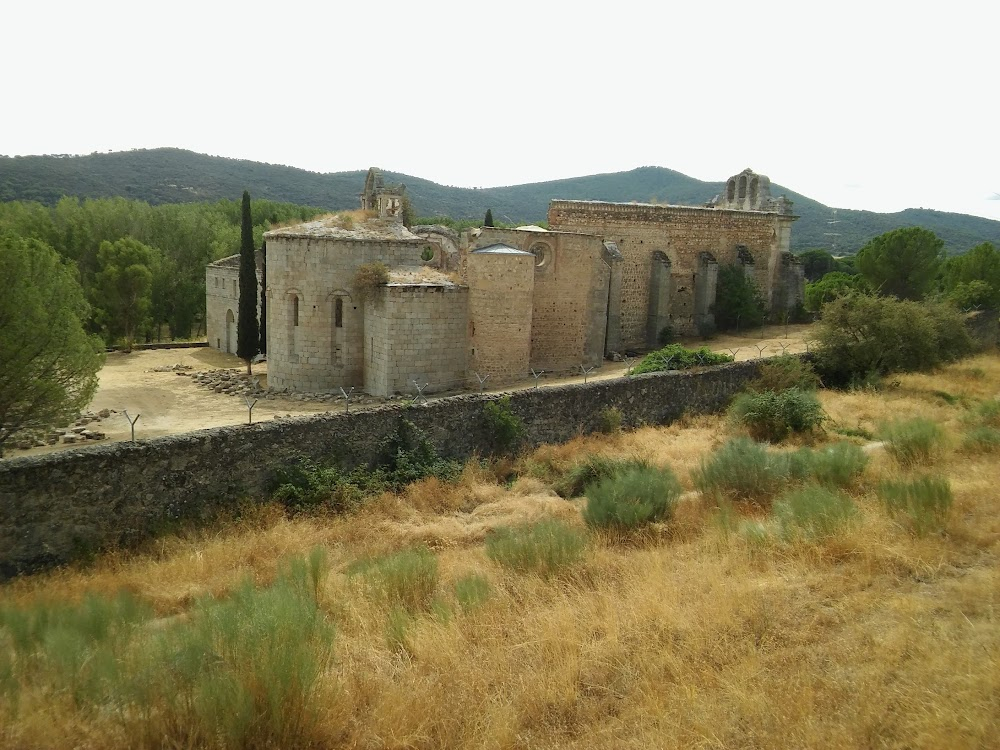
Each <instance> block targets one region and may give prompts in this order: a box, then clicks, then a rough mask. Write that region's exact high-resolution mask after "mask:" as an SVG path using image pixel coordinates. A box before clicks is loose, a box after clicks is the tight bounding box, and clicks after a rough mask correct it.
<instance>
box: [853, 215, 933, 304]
mask: <svg viewBox="0 0 1000 750" xmlns="http://www.w3.org/2000/svg"><path fill="white" fill-rule="evenodd" d="M942 248H944V242H943V241H942V240H941V239H940V238H939V237H938V236H937V235H936V234H934V232H931V231H929V230H927V229H922V228H921V227H905V228H903V229H894V230H892V231H891V232H886V233H885V234H882V235H879V236H878V237H876V238H874V239H873V240H871V241H869V242H868V244H866V245H865V246H864V247H863V248H861V249H860V250H859V251H858V256H857V265H858V270H859V271H860V272H861V275H862V276H864V278H865V280H866V281H867V282H868V283H869V284H870V285H871V288H872V289H874V290H875V291H876V292H878V293H879V294H882V295H885V296H893V297H898V298H899V299H910V300H919V299H923V298H924V296H925V295H927V294H928V293H929V292H930V291H932V289H933V288H934V283H935V280H936V279H937V275H938V272H939V271H940V269H941V259H942V256H941V251H942Z"/></svg>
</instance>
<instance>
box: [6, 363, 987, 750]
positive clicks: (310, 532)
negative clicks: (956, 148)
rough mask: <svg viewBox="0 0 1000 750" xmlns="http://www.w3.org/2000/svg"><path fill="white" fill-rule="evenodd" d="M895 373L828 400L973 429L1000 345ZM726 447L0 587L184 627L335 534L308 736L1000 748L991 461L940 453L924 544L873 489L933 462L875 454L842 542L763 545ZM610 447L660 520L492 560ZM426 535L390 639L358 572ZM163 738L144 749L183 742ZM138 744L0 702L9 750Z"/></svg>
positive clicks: (851, 411)
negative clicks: (658, 497) (91, 600)
mask: <svg viewBox="0 0 1000 750" xmlns="http://www.w3.org/2000/svg"><path fill="white" fill-rule="evenodd" d="M899 381H900V383H899V386H898V387H897V388H892V389H889V390H887V391H884V392H882V393H877V394H869V393H863V394H858V393H829V392H824V393H822V394H821V397H822V400H823V403H824V407H825V408H826V409H827V411H828V412H829V413H830V414H831V416H833V417H834V418H835V420H836V422H837V424H839V425H842V426H844V427H848V428H855V427H857V426H859V425H860V426H861V427H862V428H864V429H874V428H875V427H876V426H877V424H878V423H879V422H880V421H884V420H887V419H891V418H895V417H899V416H910V415H917V414H920V415H924V416H928V417H931V418H933V419H935V420H936V421H938V422H939V423H940V424H942V425H943V426H944V427H945V428H946V430H947V431H948V432H949V434H951V435H952V437H953V438H955V439H957V437H958V433H959V431H960V430H961V429H962V425H963V418H964V414H965V412H966V409H965V408H964V407H963V405H962V403H961V399H965V400H967V401H968V402H969V403H972V402H973V401H974V400H976V399H986V398H993V397H995V396H996V395H997V383H1000V358H998V357H997V356H995V355H993V356H982V357H978V358H975V359H973V360H967V361H965V362H963V363H960V364H958V365H954V366H952V367H949V368H946V369H945V370H943V371H941V372H939V373H932V374H925V375H908V376H905V377H901V378H899ZM935 391H940V392H946V393H948V394H951V395H952V396H956V397H960V399H959V400H958V401H956V402H955V403H948V400H946V399H943V398H941V397H939V396H935V395H934V393H935ZM726 436H727V427H726V425H725V422H724V421H723V420H722V419H721V418H720V417H705V418H698V419H692V420H689V421H688V422H686V423H684V424H679V425H673V426H671V427H668V428H662V429H655V428H645V429H642V430H637V431H635V432H632V433H626V434H623V435H620V436H616V437H612V438H601V437H586V438H578V439H576V440H574V441H571V442H570V443H568V444H566V445H563V446H548V447H544V448H542V449H539V450H538V451H536V452H535V453H534V454H533V455H532V456H530V457H528V458H526V459H522V461H521V462H520V468H521V470H522V476H521V478H519V479H518V480H517V481H516V482H515V483H514V484H513V485H512V486H511V487H510V488H507V487H505V486H503V485H501V484H498V483H497V481H496V478H495V477H496V474H495V471H499V472H500V473H501V474H503V473H504V472H505V468H504V467H495V471H494V470H491V469H490V468H488V467H487V468H483V467H482V466H481V465H478V464H470V466H469V467H468V468H467V469H466V471H465V473H464V474H463V476H462V478H461V479H460V480H459V481H458V482H457V483H455V484H453V485H451V484H443V483H440V482H438V481H437V480H425V481H423V482H420V483H417V484H415V485H413V486H411V487H410V488H408V490H407V491H406V492H405V493H403V494H402V495H400V496H394V495H385V496H382V497H380V498H377V499H376V500H374V501H372V502H371V503H369V504H368V505H367V506H366V507H365V508H364V509H363V510H361V511H359V512H357V513H355V514H353V515H351V516H346V517H343V516H341V517H337V516H331V517H322V516H317V517H301V518H288V517H286V516H285V515H284V514H283V513H282V512H281V511H280V510H279V509H277V508H263V509H259V510H258V511H256V512H255V513H253V514H250V515H249V516H248V517H246V518H244V520H242V521H239V522H234V523H230V524H227V525H222V526H220V527H218V528H217V529H215V530H210V531H203V532H200V533H197V534H191V535H188V536H185V537H173V538H166V539H163V540H160V541H159V542H158V543H157V544H156V545H154V548H153V549H152V550H151V551H150V552H148V553H147V554H142V555H132V556H125V555H119V556H109V557H106V558H102V559H100V560H98V561H97V562H96V563H95V564H93V565H92V566H91V567H89V568H86V569H74V570H66V571H59V572H55V573H51V574H46V575H40V576H36V577H33V578H30V579H26V580H21V581H16V582H14V583H11V584H8V585H6V586H4V587H3V588H2V589H0V596H2V600H3V604H4V605H7V606H11V605H15V606H22V607H26V606H30V605H31V604H32V603H33V602H37V601H40V600H79V599H81V598H82V597H83V595H84V593H85V592H87V591H97V592H100V593H104V594H111V593H113V592H115V591H117V590H119V589H121V588H125V589H128V590H130V591H132V592H134V593H135V594H137V595H138V596H139V597H140V598H141V599H143V600H146V601H148V602H150V603H151V604H152V606H153V607H154V609H155V611H156V613H157V614H158V615H160V616H176V615H182V616H183V614H184V613H185V612H187V611H188V610H189V609H190V607H191V605H192V602H193V601H194V599H195V598H196V597H197V596H199V595H202V594H205V593H212V594H216V595H224V594H225V593H226V592H227V591H230V590H232V589H233V588H234V587H235V586H236V585H237V583H238V582H239V581H240V580H241V579H242V578H243V577H244V576H247V575H249V576H252V577H253V578H254V579H255V580H257V581H259V582H261V583H265V582H268V581H271V580H273V579H274V577H275V575H276V573H277V571H278V568H279V564H280V561H281V560H282V559H284V558H286V557H288V556H289V555H295V554H300V555H301V554H306V553H307V552H308V551H309V550H310V549H312V548H313V547H315V546H317V545H318V546H322V547H323V548H325V549H326V550H327V554H328V558H329V562H330V570H331V573H330V575H329V576H328V577H327V578H326V579H325V581H324V582H323V584H322V589H321V591H320V597H319V600H320V605H321V608H322V610H323V612H324V614H325V616H326V618H327V619H328V620H329V621H330V622H331V623H332V624H333V625H334V626H335V628H336V638H335V641H334V645H333V648H332V651H331V653H330V654H329V657H330V658H329V660H328V662H327V664H326V666H325V668H324V671H323V673H322V675H321V678H320V681H319V686H318V689H317V692H316V693H315V695H314V696H313V700H314V701H315V702H316V707H317V709H318V716H319V721H318V724H317V725H316V726H315V727H313V729H312V730H311V731H310V733H309V735H308V737H306V738H304V741H303V746H305V745H306V744H310V743H311V744H312V745H313V746H317V747H347V748H383V747H384V748H441V747H463V748H464V747H470V748H528V747H531V748H534V747H565V748H630V747H635V748H644V749H645V748H653V747H655V748H691V747H697V748H741V747H746V748H750V747H758V748H759V747H773V748H786V747H870V748H883V747H885V748H893V747H897V748H945V747H947V748H989V747H1000V601H998V594H1000V560H998V553H1000V512H998V510H1000V460H998V456H997V455H996V454H994V455H978V456H966V455H963V454H962V453H960V452H957V451H955V450H953V449H950V448H949V449H946V452H945V454H944V455H943V456H942V458H940V459H939V460H938V461H937V462H936V464H935V465H934V466H933V467H931V468H932V469H933V470H934V471H936V472H939V473H942V474H944V475H946V476H947V477H948V478H949V479H950V481H951V485H952V489H953V492H954V496H955V502H954V507H953V510H952V513H951V516H950V519H949V521H948V523H947V525H946V528H945V530H944V531H943V532H942V533H937V534H930V535H928V536H925V537H923V538H918V537H916V536H913V535H911V534H910V533H908V531H907V530H906V528H905V527H904V526H902V525H901V524H900V523H898V522H897V521H896V520H895V519H893V518H892V517H891V516H889V515H887V514H886V512H885V511H884V509H883V508H882V505H881V504H880V502H879V501H878V499H877V497H876V496H875V493H874V490H873V488H874V487H875V486H876V485H877V482H878V481H879V480H880V479H884V478H899V477H903V476H909V475H910V474H913V473H920V472H921V471H924V470H925V467H920V468H918V469H916V470H913V471H912V472H910V473H907V471H906V470H904V469H902V468H900V467H899V466H898V465H896V464H895V463H894V462H893V461H892V460H891V459H889V458H888V457H887V456H885V455H883V454H881V453H880V452H878V451H875V452H874V453H873V454H872V463H871V464H870V466H869V467H868V469H867V471H866V477H865V481H863V482H861V483H860V485H859V487H858V488H857V489H856V490H855V491H854V498H855V501H856V503H857V505H858V508H859V511H860V513H859V518H858V519H856V521H855V522H854V523H853V524H851V525H849V526H847V527H845V528H844V529H842V530H841V531H840V532H838V533H836V534H834V535H833V536H832V537H830V538H828V539H825V540H823V541H811V542H810V541H802V540H799V541H795V542H787V543H786V542H782V541H780V540H777V539H770V540H768V541H766V542H764V543H759V542H755V541H754V540H753V539H752V538H750V537H747V536H745V535H742V534H740V533H739V532H738V531H736V530H734V529H733V528H732V527H728V528H727V527H725V526H723V525H721V524H719V523H717V522H716V520H715V517H714V515H713V513H712V510H711V508H708V507H707V505H706V503H704V502H702V501H701V500H700V499H699V498H698V497H697V495H696V493H693V492H691V491H690V490H691V487H692V485H691V479H690V477H691V472H692V471H693V470H694V469H695V468H696V467H697V466H698V464H699V462H700V461H701V459H702V458H703V457H704V456H705V455H707V454H708V453H709V452H710V451H711V450H712V449H713V448H715V447H716V446H718V445H719V444H721V442H722V441H723V440H724V439H725V438H726ZM828 439H831V440H832V439H840V436H838V435H837V434H836V433H835V432H833V431H832V430H831V431H830V432H829V434H828ZM593 453H602V454H607V455H617V456H638V457H641V458H646V459H647V460H650V461H652V462H654V463H657V464H664V465H669V466H671V467H672V468H673V469H674V470H675V471H676V472H677V474H678V476H679V478H680V479H681V480H682V483H683V484H684V486H685V489H686V490H688V492H687V493H686V494H685V496H684V499H683V500H682V501H681V503H680V505H679V507H678V509H677V512H676V515H675V519H674V521H673V523H672V525H670V526H668V527H667V529H666V530H665V533H661V534H658V535H652V536H647V537H645V538H644V540H643V541H642V542H641V543H639V542H637V543H631V544H623V543H622V542H621V540H616V539H614V538H613V537H611V536H608V535H603V534H592V535H591V540H590V545H589V548H588V551H587V553H586V556H585V560H584V562H582V563H581V564H579V565H578V566H577V567H575V568H573V569H571V570H569V571H568V572H566V573H563V574H561V575H559V576H557V577H555V578H551V579H543V578H541V577H539V576H536V575H531V574H517V573H512V572H510V571H508V570H506V569H504V568H501V567H499V566H497V565H496V564H494V563H492V562H491V561H490V560H489V558H488V557H487V556H486V554H485V551H484V547H483V540H484V539H485V537H486V535H487V534H488V532H489V531H490V530H491V529H494V528H497V527H500V526H507V525H514V524H519V523H523V522H527V521H532V520H537V519H540V518H547V517H556V518H560V519H562V520H564V521H566V522H567V523H570V524H575V525H581V526H582V521H581V518H580V508H581V506H582V503H583V502H585V501H582V500H576V501H570V500H564V499H561V498H559V497H557V496H556V495H555V494H554V493H553V492H552V490H551V489H550V487H549V486H548V485H547V484H546V483H545V482H544V481H543V480H542V479H540V478H538V476H537V474H536V475H534V476H533V475H530V474H529V473H528V472H527V471H526V469H528V468H530V466H531V465H535V466H536V467H537V466H542V467H546V469H547V470H550V471H565V470H566V469H567V468H568V467H569V466H570V465H572V464H573V463H574V462H575V461H578V460H581V459H582V458H583V457H585V456H587V455H589V454H593ZM538 473H544V472H538ZM420 544H423V545H426V546H427V547H429V548H430V549H432V550H433V551H434V553H435V555H436V558H437V560H438V565H439V580H438V583H437V587H436V604H435V606H434V607H432V608H431V609H429V610H427V611H422V612H416V613H413V614H411V615H408V616H407V618H406V619H405V620H404V621H403V625H402V626H400V627H399V629H398V632H396V633H395V635H394V636H393V637H389V631H390V628H391V623H392V622H393V617H394V615H393V613H392V612H391V610H390V608H389V606H388V605H387V604H386V603H385V602H384V601H381V600H379V599H377V598H373V597H370V596H367V595H366V594H365V592H364V590H363V588H362V587H359V586H357V585H356V582H355V580H354V579H353V578H352V576H351V575H349V566H350V565H351V563H353V562H354V561H356V560H358V559H361V558H367V557H371V556H374V555H379V554H384V553H387V552H393V551H396V550H401V549H405V548H409V547H412V546H414V545H420ZM470 574H475V575H479V576H482V577H484V578H485V579H486V580H487V581H488V582H489V588H490V594H489V597H488V598H487V599H486V600H485V601H484V602H483V603H482V604H481V605H480V606H478V607H474V608H470V609H463V607H462V606H460V605H459V603H458V600H457V598H456V594H455V588H454V584H455V583H456V582H457V581H459V580H460V579H461V578H463V577H464V576H468V575H470ZM0 643H3V641H2V639H0ZM161 739H162V740H163V744H162V745H158V744H157V743H155V742H150V743H148V746H150V747H152V746H176V745H173V744H171V743H172V742H174V741H177V737H170V738H161ZM306 740H308V743H307V742H306ZM135 744H136V735H134V734H131V733H130V732H129V731H128V730H127V729H125V728H123V726H122V724H121V723H118V722H116V721H114V720H113V719H112V718H109V716H108V715H107V714H104V713H101V712H93V711H89V712H88V711H85V710H79V709H75V708H74V707H73V705H72V702H71V701H69V700H67V699H66V697H65V696H61V695H59V694H53V693H51V692H49V691H46V690H44V689H32V690H28V691H26V692H25V693H24V694H22V696H21V701H20V705H19V707H18V709H17V711H16V712H15V711H14V709H13V708H12V707H11V705H10V704H9V703H8V704H0V746H4V747H31V748H45V747H68V746H74V747H88V748H108V747H130V746H134V745H135Z"/></svg>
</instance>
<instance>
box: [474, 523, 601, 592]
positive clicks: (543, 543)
mask: <svg viewBox="0 0 1000 750" xmlns="http://www.w3.org/2000/svg"><path fill="white" fill-rule="evenodd" d="M586 546H587V538H586V536H585V534H584V533H583V531H581V530H580V529H576V528H573V527H572V526H567V525H566V524H565V523H563V522H562V521H557V520H554V519H549V520H545V521H539V522H538V523H535V524H530V525H528V526H519V527H516V528H500V529H497V530H496V531H494V532H493V533H491V534H490V535H489V536H488V537H486V554H487V556H488V557H489V558H490V559H491V560H493V562H495V563H497V564H499V565H502V566H504V567H505V568H510V569H511V570H515V571H518V572H520V573H538V574H539V575H541V576H543V577H546V578H547V577H549V576H551V575H553V574H555V573H558V572H559V571H560V570H562V569H564V568H566V567H569V566H570V565H573V564H575V563H577V562H579V561H580V559H581V558H582V557H583V551H584V549H585V548H586Z"/></svg>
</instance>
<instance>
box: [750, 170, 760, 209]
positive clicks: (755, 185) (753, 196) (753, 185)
mask: <svg viewBox="0 0 1000 750" xmlns="http://www.w3.org/2000/svg"><path fill="white" fill-rule="evenodd" d="M759 190H760V183H759V182H758V181H757V178H756V177H754V178H753V179H752V180H750V207H751V208H753V207H754V206H756V205H757V195H758V193H759Z"/></svg>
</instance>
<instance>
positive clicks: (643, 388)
mask: <svg viewBox="0 0 1000 750" xmlns="http://www.w3.org/2000/svg"><path fill="white" fill-rule="evenodd" d="M757 368H758V363H757V362H756V361H750V362H738V363H735V364H730V365H723V366H721V367H716V368H712V369H710V370H705V371H703V372H697V373H694V372H671V373H655V374H650V375H639V376H634V377H631V378H617V379H614V380H600V381H594V382H591V383H588V384H586V385H584V384H576V385H569V386H561V387H554V388H541V389H539V390H524V391H515V392H513V393H511V394H510V399H511V408H512V410H513V412H514V413H515V414H517V415H518V416H519V417H520V418H521V419H522V420H523V421H524V425H525V432H526V440H527V442H528V444H529V445H538V444H541V443H559V442H564V441H566V440H569V439H570V438H572V437H574V436H576V435H578V434H580V433H590V432H596V431H598V430H599V429H601V411H602V410H603V409H605V408H610V407H615V408H618V409H620V410H621V413H622V424H623V425H624V426H626V427H635V426H638V425H642V424H668V423H670V422H671V421H673V420H675V419H678V418H679V417H680V416H682V415H683V414H684V413H705V412H711V411H716V410H718V409H721V408H723V407H724V406H725V405H726V404H727V403H728V402H729V400H730V398H732V396H733V395H734V394H735V393H736V392H737V391H739V390H740V389H741V388H742V387H743V386H744V385H745V384H746V382H747V381H748V380H750V379H752V378H754V377H756V375H757ZM496 398H498V396H496V395H492V394H489V395H484V396H480V395H467V396H454V397H451V398H443V399H440V400H437V401H432V402H430V403H429V404H428V405H427V406H421V407H413V408H410V409H405V408H403V407H400V406H387V407H382V408H379V409H375V410H372V411H364V412H357V413H351V414H327V415H317V416H311V417H303V418H300V419H290V420H280V421H269V422H262V423H259V424H254V425H239V426H234V427H218V428H215V429H210V430H200V431H198V432H191V433H188V434H186V435H176V436H172V437H163V438H155V439H152V440H141V441H140V442H138V443H110V444H106V445H96V446H92V447H87V448H82V449H79V450H70V451H64V452H60V453H50V454H47V455H44V456H28V457H23V458H13V459H9V460H4V461H0V580H2V579H4V578H9V577H11V576H14V575H17V574H19V573H30V572H34V571H37V570H42V569H44V568H49V567H52V566H54V565H60V564H63V563H68V562H71V561H73V560H75V559H78V558H80V557H82V556H86V555H87V554H89V553H92V552H93V551H95V550H98V549H102V548H108V547H113V546H124V547H129V546H135V545H136V544H138V543H139V542H141V541H143V540H145V539H148V538H149V537H151V536H153V535H155V534H157V533H159V532H161V531H162V530H163V529H165V528H169V527H170V526H171V524H174V523H176V522H178V521H185V520H199V519H207V518H210V517H211V516H212V515H213V514H215V513H217V512H218V511H221V510H232V509H234V508H235V507H236V506H237V505H238V504H239V503H241V502H244V501H245V500H246V499H247V498H251V499H255V498H260V497H262V496H263V494H264V493H265V492H266V491H267V490H268V488H269V486H270V485H271V483H272V482H273V480H274V470H275V468H277V467H281V466H287V465H288V464H289V463H290V462H293V461H295V460H298V459H300V458H308V459H310V460H312V461H316V462H319V463H322V464H329V463H332V462H334V461H340V462H341V463H342V465H343V466H345V467H353V466H359V465H364V464H369V463H371V462H372V461H373V460H374V459H375V458H376V457H377V456H378V454H379V451H380V450H381V445H382V444H383V442H384V441H385V439H386V438H387V437H389V436H390V435H391V434H392V433H393V432H394V431H395V430H396V428H397V426H398V424H399V420H400V419H401V418H404V417H405V418H406V419H408V420H410V421H411V422H413V423H414V424H415V425H416V426H417V427H419V428H420V429H421V430H423V431H424V432H425V433H426V434H427V435H428V437H429V438H430V439H431V441H432V442H433V443H434V444H435V445H436V446H437V448H438V450H439V451H440V452H441V453H442V455H444V456H446V457H448V458H455V459H465V458H468V457H469V456H471V455H473V453H475V452H479V453H481V454H485V453H486V452H488V450H489V448H490V441H491V433H490V428H489V426H488V424H487V423H486V420H485V417H484V415H483V405H484V404H485V403H486V402H487V401H490V400H493V399H496Z"/></svg>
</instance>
